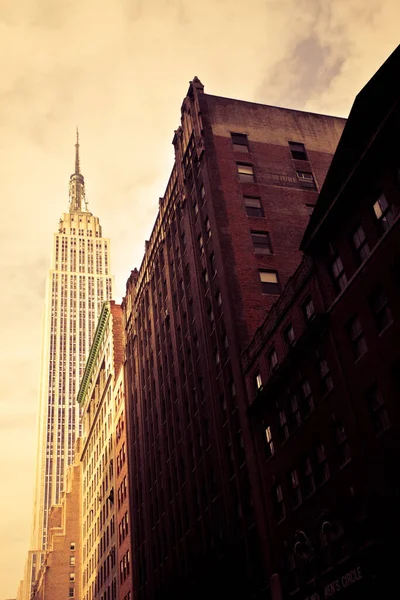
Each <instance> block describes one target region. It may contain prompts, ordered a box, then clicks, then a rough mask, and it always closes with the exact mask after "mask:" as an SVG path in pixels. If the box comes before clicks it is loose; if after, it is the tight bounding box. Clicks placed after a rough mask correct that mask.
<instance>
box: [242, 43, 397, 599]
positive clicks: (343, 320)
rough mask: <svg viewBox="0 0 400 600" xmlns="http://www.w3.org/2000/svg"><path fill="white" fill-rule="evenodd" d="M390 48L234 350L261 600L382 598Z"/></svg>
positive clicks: (391, 297) (392, 261)
mask: <svg viewBox="0 0 400 600" xmlns="http://www.w3.org/2000/svg"><path fill="white" fill-rule="evenodd" d="M399 67H400V47H399V48H398V49H397V50H396V51H395V52H394V53H393V54H392V56H391V57H390V58H389V59H388V60H387V61H386V63H385V64H384V65H383V66H382V67H381V69H380V70H379V71H378V72H377V73H376V74H375V76H374V77H373V78H372V79H371V81H370V82H369V83H368V84H367V85H366V86H365V88H364V89H363V90H362V91H361V92H360V94H359V95H358V96H357V98H356V101H355V103H354V106H353V109H352V111H351V113H350V116H349V119H348V122H347V124H346V126H345V129H344V132H343V135H342V138H341V140H340V142H339V145H338V148H337V151H336V154H335V156H334V159H333V161H332V165H331V168H330V170H329V171H328V174H327V177H326V180H325V183H324V185H323V187H322V190H321V193H320V196H319V199H318V202H317V205H316V207H315V210H314V213H313V215H312V217H311V219H310V223H309V225H308V227H307V230H306V232H305V236H304V238H303V241H302V244H301V248H302V250H303V251H304V257H303V260H302V262H301V264H300V266H299V267H298V269H297V270H296V272H295V273H294V275H293V276H292V277H291V279H290V280H289V282H288V284H287V286H286V288H285V289H284V291H283V293H282V295H281V297H280V298H279V300H278V301H277V302H276V304H275V305H274V306H273V307H272V309H271V311H270V313H269V315H268V316H267V318H266V319H265V321H264V323H263V324H262V326H261V327H260V329H259V330H258V331H257V333H256V335H255V336H254V338H253V340H252V342H251V344H250V345H249V347H248V348H247V350H246V351H245V352H244V354H243V366H244V371H245V373H246V379H247V389H248V396H249V401H250V408H249V418H250V422H251V424H252V431H253V434H254V439H255V440H256V442H255V443H256V447H257V451H256V454H257V467H258V469H259V472H260V476H261V480H262V497H263V500H264V513H265V514H267V516H268V518H267V524H266V529H265V531H264V535H266V536H268V539H269V540H270V544H271V547H272V548H273V549H274V552H273V554H272V555H271V556H270V557H269V560H270V564H269V566H268V571H269V574H270V576H272V581H273V582H274V594H275V595H274V597H275V598H276V599H279V600H280V599H281V598H282V597H283V598H284V599H285V600H286V599H288V598H292V599H293V600H295V599H296V600H297V599H299V600H300V599H301V600H303V599H311V598H312V599H313V600H322V598H328V597H335V598H338V599H340V600H342V599H343V600H344V599H350V598H352V599H355V600H356V599H358V598H365V597H369V596H370V595H371V597H372V596H374V597H379V598H388V597H390V596H391V595H392V593H393V592H392V590H393V589H396V564H397V556H398V550H397V545H398V533H399V531H400V519H399V510H398V506H399V500H400V485H399V481H398V474H397V473H398V463H399V451H400V442H399V440H400V437H399V433H400V411H399V403H398V398H399V392H400V348H399V344H398V337H399V326H400V277H399V274H400V270H399V266H400V243H399V239H400V238H399V227H400V225H399V215H400V177H399V166H400V156H399V150H398V142H397V141H398V137H399V130H400V110H399V99H400V85H399V83H398V77H397V75H398V71H399Z"/></svg>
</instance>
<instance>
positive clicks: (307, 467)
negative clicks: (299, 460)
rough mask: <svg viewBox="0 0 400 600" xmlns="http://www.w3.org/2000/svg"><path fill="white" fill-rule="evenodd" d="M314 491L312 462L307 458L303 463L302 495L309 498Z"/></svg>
mask: <svg viewBox="0 0 400 600" xmlns="http://www.w3.org/2000/svg"><path fill="white" fill-rule="evenodd" d="M314 491H315V481H314V473H313V468H312V462H311V459H310V458H309V457H307V458H306V459H305V461H304V495H305V496H306V497H307V496H311V494H313V493H314Z"/></svg>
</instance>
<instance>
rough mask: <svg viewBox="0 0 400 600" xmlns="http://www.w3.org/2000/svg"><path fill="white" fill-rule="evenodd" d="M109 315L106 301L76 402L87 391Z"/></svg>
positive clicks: (79, 400)
mask: <svg viewBox="0 0 400 600" xmlns="http://www.w3.org/2000/svg"><path fill="white" fill-rule="evenodd" d="M109 316H110V305H109V303H108V302H104V304H103V307H102V309H101V313H100V317H99V322H98V323H97V327H96V331H95V334H94V338H93V342H92V346H91V348H90V352H89V356H88V359H87V361H86V367H85V372H84V374H83V377H82V381H81V385H80V387H79V392H78V396H77V401H78V404H81V403H82V401H83V399H84V397H85V396H86V392H87V391H88V387H89V383H90V378H91V376H92V373H93V369H94V365H95V362H96V358H97V356H98V354H99V350H100V344H101V341H102V339H103V334H104V330H105V327H106V324H107V321H108V318H109Z"/></svg>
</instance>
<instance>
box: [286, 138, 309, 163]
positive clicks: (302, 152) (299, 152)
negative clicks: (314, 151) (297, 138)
mask: <svg viewBox="0 0 400 600" xmlns="http://www.w3.org/2000/svg"><path fill="white" fill-rule="evenodd" d="M289 148H290V152H291V153H292V158H294V159H295V160H308V157H307V152H306V148H305V146H304V144H301V143H300V142H289Z"/></svg>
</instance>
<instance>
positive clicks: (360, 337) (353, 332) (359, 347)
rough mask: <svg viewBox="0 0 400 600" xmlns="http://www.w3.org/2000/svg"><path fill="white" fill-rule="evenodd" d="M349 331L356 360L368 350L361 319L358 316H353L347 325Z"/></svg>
mask: <svg viewBox="0 0 400 600" xmlns="http://www.w3.org/2000/svg"><path fill="white" fill-rule="evenodd" d="M347 332H348V335H349V338H350V344H351V349H352V351H353V356H354V358H355V360H357V359H358V358H360V356H362V355H363V354H365V353H366V352H367V350H368V348H367V342H366V341H365V337H364V332H363V330H362V329H361V324H360V321H359V320H358V318H357V317H353V319H351V321H350V322H349V324H348V325H347Z"/></svg>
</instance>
